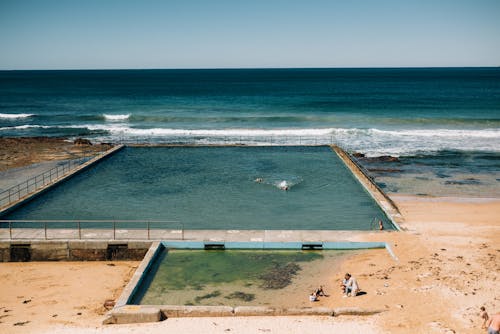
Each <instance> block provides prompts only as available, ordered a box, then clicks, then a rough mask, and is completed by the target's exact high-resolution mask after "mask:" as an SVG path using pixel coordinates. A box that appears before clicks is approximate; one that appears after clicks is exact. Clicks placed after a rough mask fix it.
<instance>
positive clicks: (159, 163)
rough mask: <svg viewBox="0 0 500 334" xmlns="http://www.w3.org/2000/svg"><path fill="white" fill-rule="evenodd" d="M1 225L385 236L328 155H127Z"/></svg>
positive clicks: (315, 151)
mask: <svg viewBox="0 0 500 334" xmlns="http://www.w3.org/2000/svg"><path fill="white" fill-rule="evenodd" d="M284 188H286V189H287V190H284ZM3 219H24V220H33V219H54V220H64V219H68V220H70V219H71V220H78V219H90V220H110V219H116V220H130V219H132V220H143V221H147V220H167V221H178V222H180V224H179V225H176V226H175V228H179V227H183V228H185V229H223V230H231V229H245V230H249V229H250V230H252V229H255V230H269V229H271V230H272V229H274V230H306V229H313V230H368V229H370V227H371V222H372V221H373V220H374V219H381V220H383V221H385V222H386V227H387V228H388V229H390V228H391V224H390V223H389V221H388V219H387V218H386V216H385V214H384V213H383V211H382V210H381V209H380V208H379V207H378V205H377V204H376V203H375V201H374V200H373V199H372V198H371V197H370V195H369V194H368V193H367V192H366V191H365V189H364V188H363V187H362V186H361V185H360V184H359V182H357V181H356V180H355V179H354V177H353V176H352V174H351V172H350V171H349V170H348V169H347V167H346V166H345V165H344V164H343V162H342V161H341V160H340V159H339V158H338V157H337V155H336V154H335V153H334V152H332V150H331V149H330V147H326V146H324V147H300V146H286V147H127V148H125V149H124V150H122V151H120V152H118V153H117V154H115V155H113V156H111V157H110V158H108V159H106V160H104V161H102V162H100V163H98V164H97V165H95V166H94V167H92V168H91V169H89V170H87V171H86V172H84V173H82V174H78V175H76V176H75V177H73V178H72V179H70V180H68V181H67V182H64V183H62V184H61V185H59V186H57V187H56V188H54V189H52V190H51V191H48V192H46V193H44V194H43V196H40V197H38V198H37V199H35V200H33V201H31V202H29V203H27V204H26V205H25V206H23V207H20V208H19V209H17V210H16V211H14V212H12V213H10V214H8V215H7V216H5V217H3ZM141 226H144V225H141Z"/></svg>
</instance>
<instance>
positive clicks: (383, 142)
mask: <svg viewBox="0 0 500 334" xmlns="http://www.w3.org/2000/svg"><path fill="white" fill-rule="evenodd" d="M31 129H32V130H31ZM36 129H41V130H36ZM45 129H47V130H45ZM16 130H19V131H23V130H24V131H34V132H33V133H35V134H36V135H43V134H44V131H47V132H50V133H52V134H54V133H58V132H60V133H61V134H62V135H69V136H71V135H75V136H76V135H81V134H82V133H83V134H86V135H89V136H91V137H92V138H94V140H101V141H121V140H123V141H125V142H127V141H133V142H137V141H138V142H140V141H147V142H168V143H193V144H195V143H198V144H246V145H270V144H274V145H276V144H278V145H307V144H311V145H316V144H331V143H335V144H338V145H341V146H343V147H344V148H346V149H349V150H353V151H359V152H363V153H365V154H367V155H368V156H379V155H393V156H401V155H412V154H419V153H423V152H428V153H432V152H438V151H442V150H459V151H491V152H500V129H498V128H490V129H482V130H478V129H470V130H463V129H455V130H454V129H432V130H423V129H404V130H381V129H376V128H370V129H359V128H280V129H277V128H269V129H252V128H238V129H236V128H226V129H220V128H219V129H176V128H134V127H131V126H129V125H127V124H123V123H107V124H85V125H67V126H65V125H58V126H46V125H19V126H12V127H2V128H0V131H11V132H15V131H16ZM9 135H10V134H9ZM23 135H24V133H23Z"/></svg>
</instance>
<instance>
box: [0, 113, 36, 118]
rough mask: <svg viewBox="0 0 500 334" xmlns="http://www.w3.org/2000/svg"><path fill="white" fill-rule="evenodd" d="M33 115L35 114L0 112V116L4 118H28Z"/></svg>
mask: <svg viewBox="0 0 500 334" xmlns="http://www.w3.org/2000/svg"><path fill="white" fill-rule="evenodd" d="M32 116H35V114H1V113H0V118H6V119H16V118H28V117H32Z"/></svg>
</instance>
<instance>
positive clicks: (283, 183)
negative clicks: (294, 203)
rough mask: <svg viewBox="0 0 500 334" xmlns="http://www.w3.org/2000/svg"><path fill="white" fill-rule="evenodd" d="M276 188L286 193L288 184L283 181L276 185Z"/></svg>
mask: <svg viewBox="0 0 500 334" xmlns="http://www.w3.org/2000/svg"><path fill="white" fill-rule="evenodd" d="M278 187H279V188H280V189H281V190H285V191H287V190H288V183H287V182H286V180H283V181H281V182H280V183H279V184H278Z"/></svg>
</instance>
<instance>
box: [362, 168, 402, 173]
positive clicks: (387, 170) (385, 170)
mask: <svg viewBox="0 0 500 334" xmlns="http://www.w3.org/2000/svg"><path fill="white" fill-rule="evenodd" d="M368 171H369V172H372V173H400V172H401V169H397V168H368Z"/></svg>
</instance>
